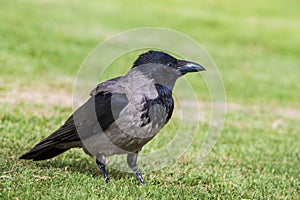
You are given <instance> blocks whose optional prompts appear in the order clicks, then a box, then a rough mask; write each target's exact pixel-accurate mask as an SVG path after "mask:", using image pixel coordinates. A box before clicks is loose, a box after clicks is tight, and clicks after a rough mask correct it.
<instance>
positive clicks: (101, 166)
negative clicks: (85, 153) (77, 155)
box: [96, 154, 109, 183]
mask: <svg viewBox="0 0 300 200" xmlns="http://www.w3.org/2000/svg"><path fill="white" fill-rule="evenodd" d="M96 163H97V165H98V167H99V169H100V170H101V172H102V174H103V176H104V178H105V182H106V183H108V182H109V177H108V174H107V172H106V170H105V165H106V157H105V155H104V154H97V156H96Z"/></svg>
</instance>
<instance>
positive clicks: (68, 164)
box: [35, 155, 133, 180]
mask: <svg viewBox="0 0 300 200" xmlns="http://www.w3.org/2000/svg"><path fill="white" fill-rule="evenodd" d="M124 162H126V161H124ZM35 164H36V166H37V167H39V168H41V169H51V168H52V169H60V170H61V172H62V173H64V172H71V173H80V174H85V175H87V176H92V177H93V178H95V179H96V178H99V179H103V175H102V172H101V171H100V170H99V168H98V167H97V164H96V162H95V159H93V158H88V157H81V156H74V155H73V156H71V157H67V156H64V157H57V158H54V159H52V160H46V161H41V162H36V163H35ZM106 170H107V172H108V174H109V176H110V178H111V179H115V180H120V179H123V178H128V177H131V176H133V174H132V173H127V172H122V171H119V170H115V169H113V168H110V167H109V165H108V166H107V169H106ZM103 180H104V179H103Z"/></svg>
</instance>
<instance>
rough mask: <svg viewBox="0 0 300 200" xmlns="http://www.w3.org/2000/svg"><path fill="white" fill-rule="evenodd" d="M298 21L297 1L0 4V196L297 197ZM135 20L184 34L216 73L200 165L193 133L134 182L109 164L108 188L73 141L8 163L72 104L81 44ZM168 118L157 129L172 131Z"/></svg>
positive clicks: (84, 47) (85, 48)
mask: <svg viewBox="0 0 300 200" xmlns="http://www.w3.org/2000/svg"><path fill="white" fill-rule="evenodd" d="M299 19H300V12H299V2H298V1H296V0H287V1H280V0H278V1H271V0H265V1H258V0H254V1H237V0H229V1H222V2H220V1H208V0H205V1H192V0H187V1H178V0H176V1H170V0H167V1H159V2H152V1H134V0H125V1H119V2H112V1H106V0H105V1H70V0H69V1H51V0H42V1H38V0H36V1H34V0H28V1H15V0H14V1H4V0H2V1H0V103H1V105H0V109H1V113H0V120H1V124H0V131H1V133H0V134H1V136H0V147H1V148H0V153H1V162H0V166H1V171H0V178H1V182H0V198H3V199H12V198H16V199H18V198H19V199H24V198H25V199H26V198H27V199H30V198H38V199H40V198H45V199H49V198H52V197H54V198H62V199H76V198H88V197H90V198H92V199H94V198H115V199H118V198H132V199H136V198H139V197H147V198H153V199H157V198H178V197H179V198H196V199H198V198H209V199H210V198H212V199H215V198H222V199H223V198H225V199H231V198H239V199H240V198H246V199H253V198H255V199H270V198H271V199H298V198H300V197H299V193H300V192H299V190H300V189H299V182H300V181H299V179H300V174H299V165H300V155H299V152H300V150H299V141H300V137H299V131H300V128H299V121H300V101H299V100H300V92H299V91H300V84H299V83H298V82H299V78H300V67H299V66H300V59H299V53H300V51H299V47H300V22H299ZM139 27H163V28H170V29H174V30H177V31H180V32H183V33H185V34H187V35H189V36H191V37H192V38H194V39H195V40H196V41H197V42H198V43H200V44H201V45H202V46H204V47H205V48H206V50H207V51H208V52H209V54H210V55H211V57H212V58H213V60H214V61H215V63H216V65H217V66H218V68H219V70H220V72H221V75H222V78H223V81H224V85H225V89H226V95H227V103H228V104H227V105H228V106H227V110H228V112H227V118H226V123H225V126H224V131H223V133H222V135H221V137H220V139H219V142H218V144H217V145H216V147H215V148H214V150H213V152H211V154H209V156H208V158H207V160H206V162H205V163H203V164H201V165H200V166H199V165H198V162H196V161H195V160H196V158H197V155H198V151H199V148H200V146H201V142H199V141H195V142H194V144H193V145H192V147H191V150H190V151H189V153H187V154H185V155H184V156H183V159H179V160H178V161H176V162H175V163H174V165H173V166H169V167H166V168H164V169H162V170H160V171H156V172H153V173H152V174H147V175H146V177H145V179H146V180H147V181H148V185H147V186H146V187H138V186H137V182H136V181H135V179H134V177H131V176H130V175H128V174H119V173H118V172H115V171H113V170H112V172H111V173H112V175H111V176H112V177H115V180H112V183H110V184H109V185H105V184H104V181H103V180H102V179H98V176H100V174H99V171H98V170H97V168H96V166H95V164H94V163H93V160H92V159H90V158H88V157H86V156H85V155H83V154H82V153H80V151H77V150H72V151H70V152H68V153H66V154H65V155H63V156H61V157H58V158H56V159H54V160H51V161H45V162H41V163H37V164H36V163H33V162H24V161H19V160H17V158H18V156H19V155H21V154H22V153H24V152H25V151H27V150H28V149H29V148H30V147H31V146H32V145H34V144H35V143H36V142H38V140H40V139H42V138H43V137H44V136H46V135H48V134H50V133H51V132H52V131H53V130H55V129H56V128H57V127H58V126H59V125H60V124H61V123H63V121H64V119H66V118H67V117H68V115H69V114H70V113H71V110H72V109H71V105H72V89H73V81H74V79H75V77H76V73H77V70H78V69H79V66H80V65H81V63H82V62H83V60H84V58H85V57H86V56H87V55H88V53H89V52H90V51H91V50H92V49H93V48H94V47H95V46H96V45H97V44H99V43H100V42H101V41H103V40H105V39H107V38H108V37H110V36H112V35H114V34H116V33H119V32H121V31H125V30H128V29H132V28H139ZM174 42H176V41H174ZM131 63H132V60H129V59H128V60H125V61H124V66H127V67H130V65H131ZM118 75H121V74H113V75H112V77H113V76H118ZM191 80H193V77H191ZM193 83H195V81H193ZM193 86H194V87H196V88H197V87H199V88H202V86H197V85H195V84H194V85H193ZM88 92H89V91H87V94H88ZM206 95H207V92H203V94H202V96H201V95H200V99H202V98H203V99H206V98H205V96H206ZM204 105H205V104H204ZM205 109H207V108H205V106H204V107H203V110H204V112H206V111H205ZM176 120H177V119H176V118H175V119H174V120H173V123H172V121H171V122H170V124H169V125H168V126H167V127H166V128H165V129H164V130H163V133H162V134H164V133H165V135H172V130H173V129H174V128H172V127H174V126H176V125H175V124H176ZM201 126H202V129H201V130H205V127H207V126H208V119H206V120H204V121H203V124H202V125H201ZM189 129H191V130H192V129H193V127H192V126H190V127H187V132H188V131H189ZM201 134H202V133H199V135H201ZM162 137H163V136H162ZM164 140H165V141H166V142H167V141H168V137H165V138H164ZM156 142H157V141H154V142H152V145H153V146H155V145H156V144H157V143H156ZM153 146H151V144H149V147H148V146H147V148H148V149H151V148H152V147H153ZM68 167H69V168H68Z"/></svg>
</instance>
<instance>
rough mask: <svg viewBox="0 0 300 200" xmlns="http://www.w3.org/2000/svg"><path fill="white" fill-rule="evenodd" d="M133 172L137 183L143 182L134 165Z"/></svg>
mask: <svg viewBox="0 0 300 200" xmlns="http://www.w3.org/2000/svg"><path fill="white" fill-rule="evenodd" d="M133 172H134V174H135V176H136V178H137V179H138V181H139V183H140V184H144V179H143V177H142V175H141V174H140V172H139V170H138V169H137V168H136V167H134V168H133Z"/></svg>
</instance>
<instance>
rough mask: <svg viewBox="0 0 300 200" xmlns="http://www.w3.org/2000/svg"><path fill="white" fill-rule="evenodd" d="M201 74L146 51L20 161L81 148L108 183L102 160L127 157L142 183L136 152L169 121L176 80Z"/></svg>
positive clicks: (196, 67)
mask: <svg viewBox="0 0 300 200" xmlns="http://www.w3.org/2000/svg"><path fill="white" fill-rule="evenodd" d="M203 70H205V68H204V67H203V66H201V65H199V64H197V63H194V62H190V61H185V60H179V59H176V58H174V57H173V56H171V55H169V54H167V53H165V52H162V51H154V50H150V51H148V52H145V53H143V54H141V55H139V57H138V58H137V59H136V60H135V62H134V63H133V66H132V67H131V69H130V70H129V71H128V72H127V74H125V75H124V76H120V77H117V78H113V79H110V80H107V81H105V82H102V83H100V84H98V85H97V86H96V88H95V89H93V90H92V91H91V92H90V95H91V97H90V98H89V99H88V100H87V102H85V103H84V104H83V105H82V106H80V107H79V108H78V109H77V110H76V111H75V112H74V113H73V114H72V115H71V116H70V117H69V118H68V119H67V121H66V122H65V123H64V124H63V125H62V126H61V127H60V128H58V129H57V130H56V131H55V132H54V133H52V134H51V135H50V136H49V137H47V138H45V139H43V140H41V141H40V142H39V143H38V144H37V145H35V146H34V147H33V148H32V149H31V150H30V151H29V152H27V153H25V154H24V155H22V156H21V157H20V159H32V160H34V161H39V160H45V159H50V158H53V157H55V156H57V155H59V154H61V153H63V152H65V151H67V150H69V149H71V148H75V147H79V148H83V150H84V152H85V153H87V154H89V155H91V156H95V157H96V163H97V165H98V167H99V169H100V170H101V172H102V174H103V176H104V178H105V181H106V182H109V180H110V179H109V176H108V174H107V172H106V170H105V167H106V157H108V156H112V155H116V154H128V155H127V163H128V166H129V167H130V168H131V169H132V170H133V172H134V173H135V175H136V177H137V179H138V181H139V183H141V184H143V183H144V180H143V178H142V176H141V174H140V172H139V170H138V168H137V164H136V163H137V157H138V152H139V151H141V150H142V148H143V146H144V145H145V144H146V143H147V142H149V141H150V140H151V139H152V138H153V137H154V136H155V135H156V134H157V133H158V132H159V131H160V130H161V129H162V128H163V126H164V125H165V124H166V123H168V121H169V119H170V118H171V116H172V112H173V108H174V100H173V98H172V89H173V87H174V84H175V82H176V80H177V79H178V78H179V77H181V76H183V75H185V74H187V73H190V72H198V71H203Z"/></svg>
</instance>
